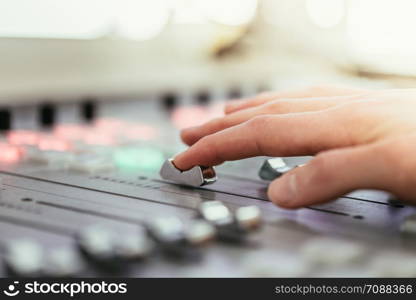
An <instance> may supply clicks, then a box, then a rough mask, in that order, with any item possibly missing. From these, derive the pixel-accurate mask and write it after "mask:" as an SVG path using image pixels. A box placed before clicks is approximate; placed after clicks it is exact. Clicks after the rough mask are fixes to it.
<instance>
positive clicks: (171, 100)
mask: <svg viewBox="0 0 416 300" xmlns="http://www.w3.org/2000/svg"><path fill="white" fill-rule="evenodd" d="M161 100H162V104H163V106H164V107H165V108H166V109H172V108H174V107H175V106H176V105H177V104H178V96H177V95H176V94H174V93H167V94H164V95H163V96H162V98H161Z"/></svg>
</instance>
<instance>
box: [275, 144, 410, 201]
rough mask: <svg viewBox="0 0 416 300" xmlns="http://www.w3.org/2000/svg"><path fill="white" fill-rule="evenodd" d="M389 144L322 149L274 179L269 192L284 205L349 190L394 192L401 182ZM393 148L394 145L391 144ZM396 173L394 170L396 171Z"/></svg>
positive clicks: (327, 196)
mask: <svg viewBox="0 0 416 300" xmlns="http://www.w3.org/2000/svg"><path fill="white" fill-rule="evenodd" d="M391 149H392V148H391V146H390V145H389V144H370V145H364V146H356V147H350V148H342V149H337V150H330V151H326V152H322V153H321V154H319V155H317V156H316V157H315V158H314V159H312V160H311V161H310V162H309V163H307V164H306V165H305V166H303V167H298V168H296V169H294V170H292V171H291V172H289V173H287V174H285V175H284V176H282V177H281V178H279V179H276V180H275V181H273V182H272V183H271V184H270V186H269V190H268V196H269V199H270V200H271V201H273V202H274V203H275V204H277V205H279V206H281V207H285V208H298V207H303V206H308V205H313V204H318V203H323V202H327V201H330V200H334V199H336V198H338V197H340V196H342V195H344V194H346V193H348V192H350V191H352V190H355V189H360V188H370V189H371V188H375V189H377V188H378V189H383V190H388V191H392V192H394V191H395V190H398V186H400V182H397V181H398V180H400V178H403V176H401V175H402V174H397V173H398V172H401V171H402V170H401V168H400V167H401V166H400V164H395V160H396V159H397V158H396V157H395V155H393V154H394V153H393V152H394V151H391ZM393 149H394V148H393ZM395 173H396V174H395Z"/></svg>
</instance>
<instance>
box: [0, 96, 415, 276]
mask: <svg viewBox="0 0 416 300" xmlns="http://www.w3.org/2000/svg"><path fill="white" fill-rule="evenodd" d="M205 98H207V97H204V99H205ZM187 99H188V100H187ZM192 101H193V100H192V99H191V98H190V97H185V98H178V97H175V96H174V95H168V96H166V97H164V99H163V100H160V101H159V100H158V99H155V97H153V96H149V97H145V99H139V100H134V101H133V100H125V101H122V100H118V101H105V102H101V103H100V104H99V105H98V104H97V105H95V103H93V102H91V101H90V102H88V103H86V104H85V103H84V104H83V105H81V106H80V105H79V104H78V103H75V102H73V103H70V102H68V103H63V104H61V105H57V106H53V105H49V104H47V105H40V106H35V105H34V106H33V107H10V108H7V109H5V110H2V113H1V114H0V115H1V117H2V121H1V122H0V123H1V126H2V127H3V128H2V129H3V133H2V134H1V137H0V178H1V194H0V246H1V258H2V262H1V266H0V267H1V268H0V270H1V271H0V272H1V274H2V276H13V275H17V276H108V275H112V276H145V277H162V276H163V277H182V276H184V277H211V276H215V277H229V276H233V277H235V276H237V277H240V276H242V277H252V276H416V257H415V256H414V253H415V250H416V243H415V241H416V235H415V233H414V232H415V231H416V219H415V217H414V216H415V214H416V209H415V208H414V207H412V206H408V205H405V204H403V203H401V202H399V201H398V200H396V199H394V198H393V197H392V196H391V195H389V194H387V193H384V192H381V191H372V190H361V191H355V192H352V193H350V194H348V195H345V196H344V197H341V198H339V199H336V200H334V201H333V202H330V203H327V204H322V205H317V206H312V207H307V208H302V209H298V210H285V209H281V208H278V207H277V206H275V205H273V204H272V203H270V202H269V201H268V200H267V197H266V190H267V181H265V180H263V179H261V178H260V177H259V175H258V171H259V168H260V167H261V166H262V164H263V162H264V161H265V158H264V157H257V158H250V159H245V160H242V161H235V162H228V163H225V164H224V165H222V166H219V167H218V168H217V169H216V171H217V176H218V179H217V181H216V182H215V183H213V184H210V185H204V186H201V187H195V188H193V187H187V186H182V185H179V184H175V183H172V182H169V181H166V180H164V179H162V178H161V177H160V176H159V169H160V167H161V166H162V164H163V162H164V161H165V160H166V159H167V158H169V157H172V156H173V155H174V154H176V153H178V152H179V151H181V150H183V149H184V146H183V145H182V144H181V143H180V141H179V134H178V132H179V131H178V129H180V128H183V127H186V126H190V125H194V124H196V123H198V122H203V121H205V120H208V119H210V118H212V117H214V116H216V115H217V114H218V113H219V112H220V111H221V103H206V102H209V101H205V100H204V101H203V102H204V103H203V104H201V103H198V102H195V103H192ZM80 107H81V108H82V109H81V111H82V114H79V111H80V109H79V108H80ZM308 159H309V158H308V157H292V158H286V159H285V161H286V162H287V163H288V164H290V165H292V166H295V165H299V164H303V163H306V162H307V161H308ZM339 171H340V172H342V170H339ZM260 218H261V221H260ZM260 223H261V224H260ZM223 224H228V225H226V226H223ZM230 224H231V225H230Z"/></svg>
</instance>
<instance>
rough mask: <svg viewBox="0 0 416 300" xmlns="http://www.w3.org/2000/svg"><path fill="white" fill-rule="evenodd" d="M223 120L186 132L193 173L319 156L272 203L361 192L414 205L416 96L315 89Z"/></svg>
mask: <svg viewBox="0 0 416 300" xmlns="http://www.w3.org/2000/svg"><path fill="white" fill-rule="evenodd" d="M225 112H226V115H225V116H224V117H221V118H218V119H215V120H212V121H210V122H208V123H206V124H203V125H201V126H198V127H193V128H188V129H185V130H183V131H182V134H181V135H182V139H183V141H184V142H185V143H187V144H188V145H190V146H191V147H190V148H189V149H188V150H186V151H185V152H183V153H181V154H179V155H177V156H176V157H175V160H174V162H175V165H176V166H177V167H178V168H180V169H182V170H187V169H189V168H191V167H193V166H195V165H205V166H213V165H218V164H221V163H223V162H224V161H227V160H237V159H243V158H247V157H253V156H259V155H266V156H277V157H278V156H296V155H316V156H315V157H314V158H313V159H312V160H311V161H310V162H309V163H307V164H306V165H305V166H303V167H301V168H296V169H294V170H292V171H290V172H288V173H287V174H285V175H284V176H282V177H280V178H278V179H276V180H274V181H273V182H272V183H271V184H270V186H269V189H268V197H269V199H270V200H271V201H273V202H274V203H276V204H278V205H279V206H282V207H285V208H298V207H302V206H308V205H312V204H318V203H323V202H327V201H330V200H332V199H336V198H337V197H339V196H342V195H343V194H345V193H347V192H350V191H352V190H355V189H361V188H374V189H381V190H386V191H389V192H392V193H394V194H396V195H397V196H399V197H400V199H401V200H409V201H413V203H415V202H416V155H415V153H416V90H415V89H405V90H383V91H370V90H357V89H344V88H334V87H314V88H309V89H306V90H301V91H293V92H282V93H269V94H262V95H259V96H257V97H254V98H252V99H247V100H241V101H235V102H231V103H229V104H228V105H227V106H226V108H225Z"/></svg>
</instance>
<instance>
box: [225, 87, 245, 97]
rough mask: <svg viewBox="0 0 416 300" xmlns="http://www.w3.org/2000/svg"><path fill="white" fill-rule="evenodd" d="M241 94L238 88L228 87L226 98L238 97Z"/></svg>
mask: <svg viewBox="0 0 416 300" xmlns="http://www.w3.org/2000/svg"><path fill="white" fill-rule="evenodd" d="M242 96H243V93H242V92H241V90H240V89H239V88H236V87H235V88H232V89H230V91H229V92H228V98H229V99H239V98H241V97H242Z"/></svg>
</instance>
